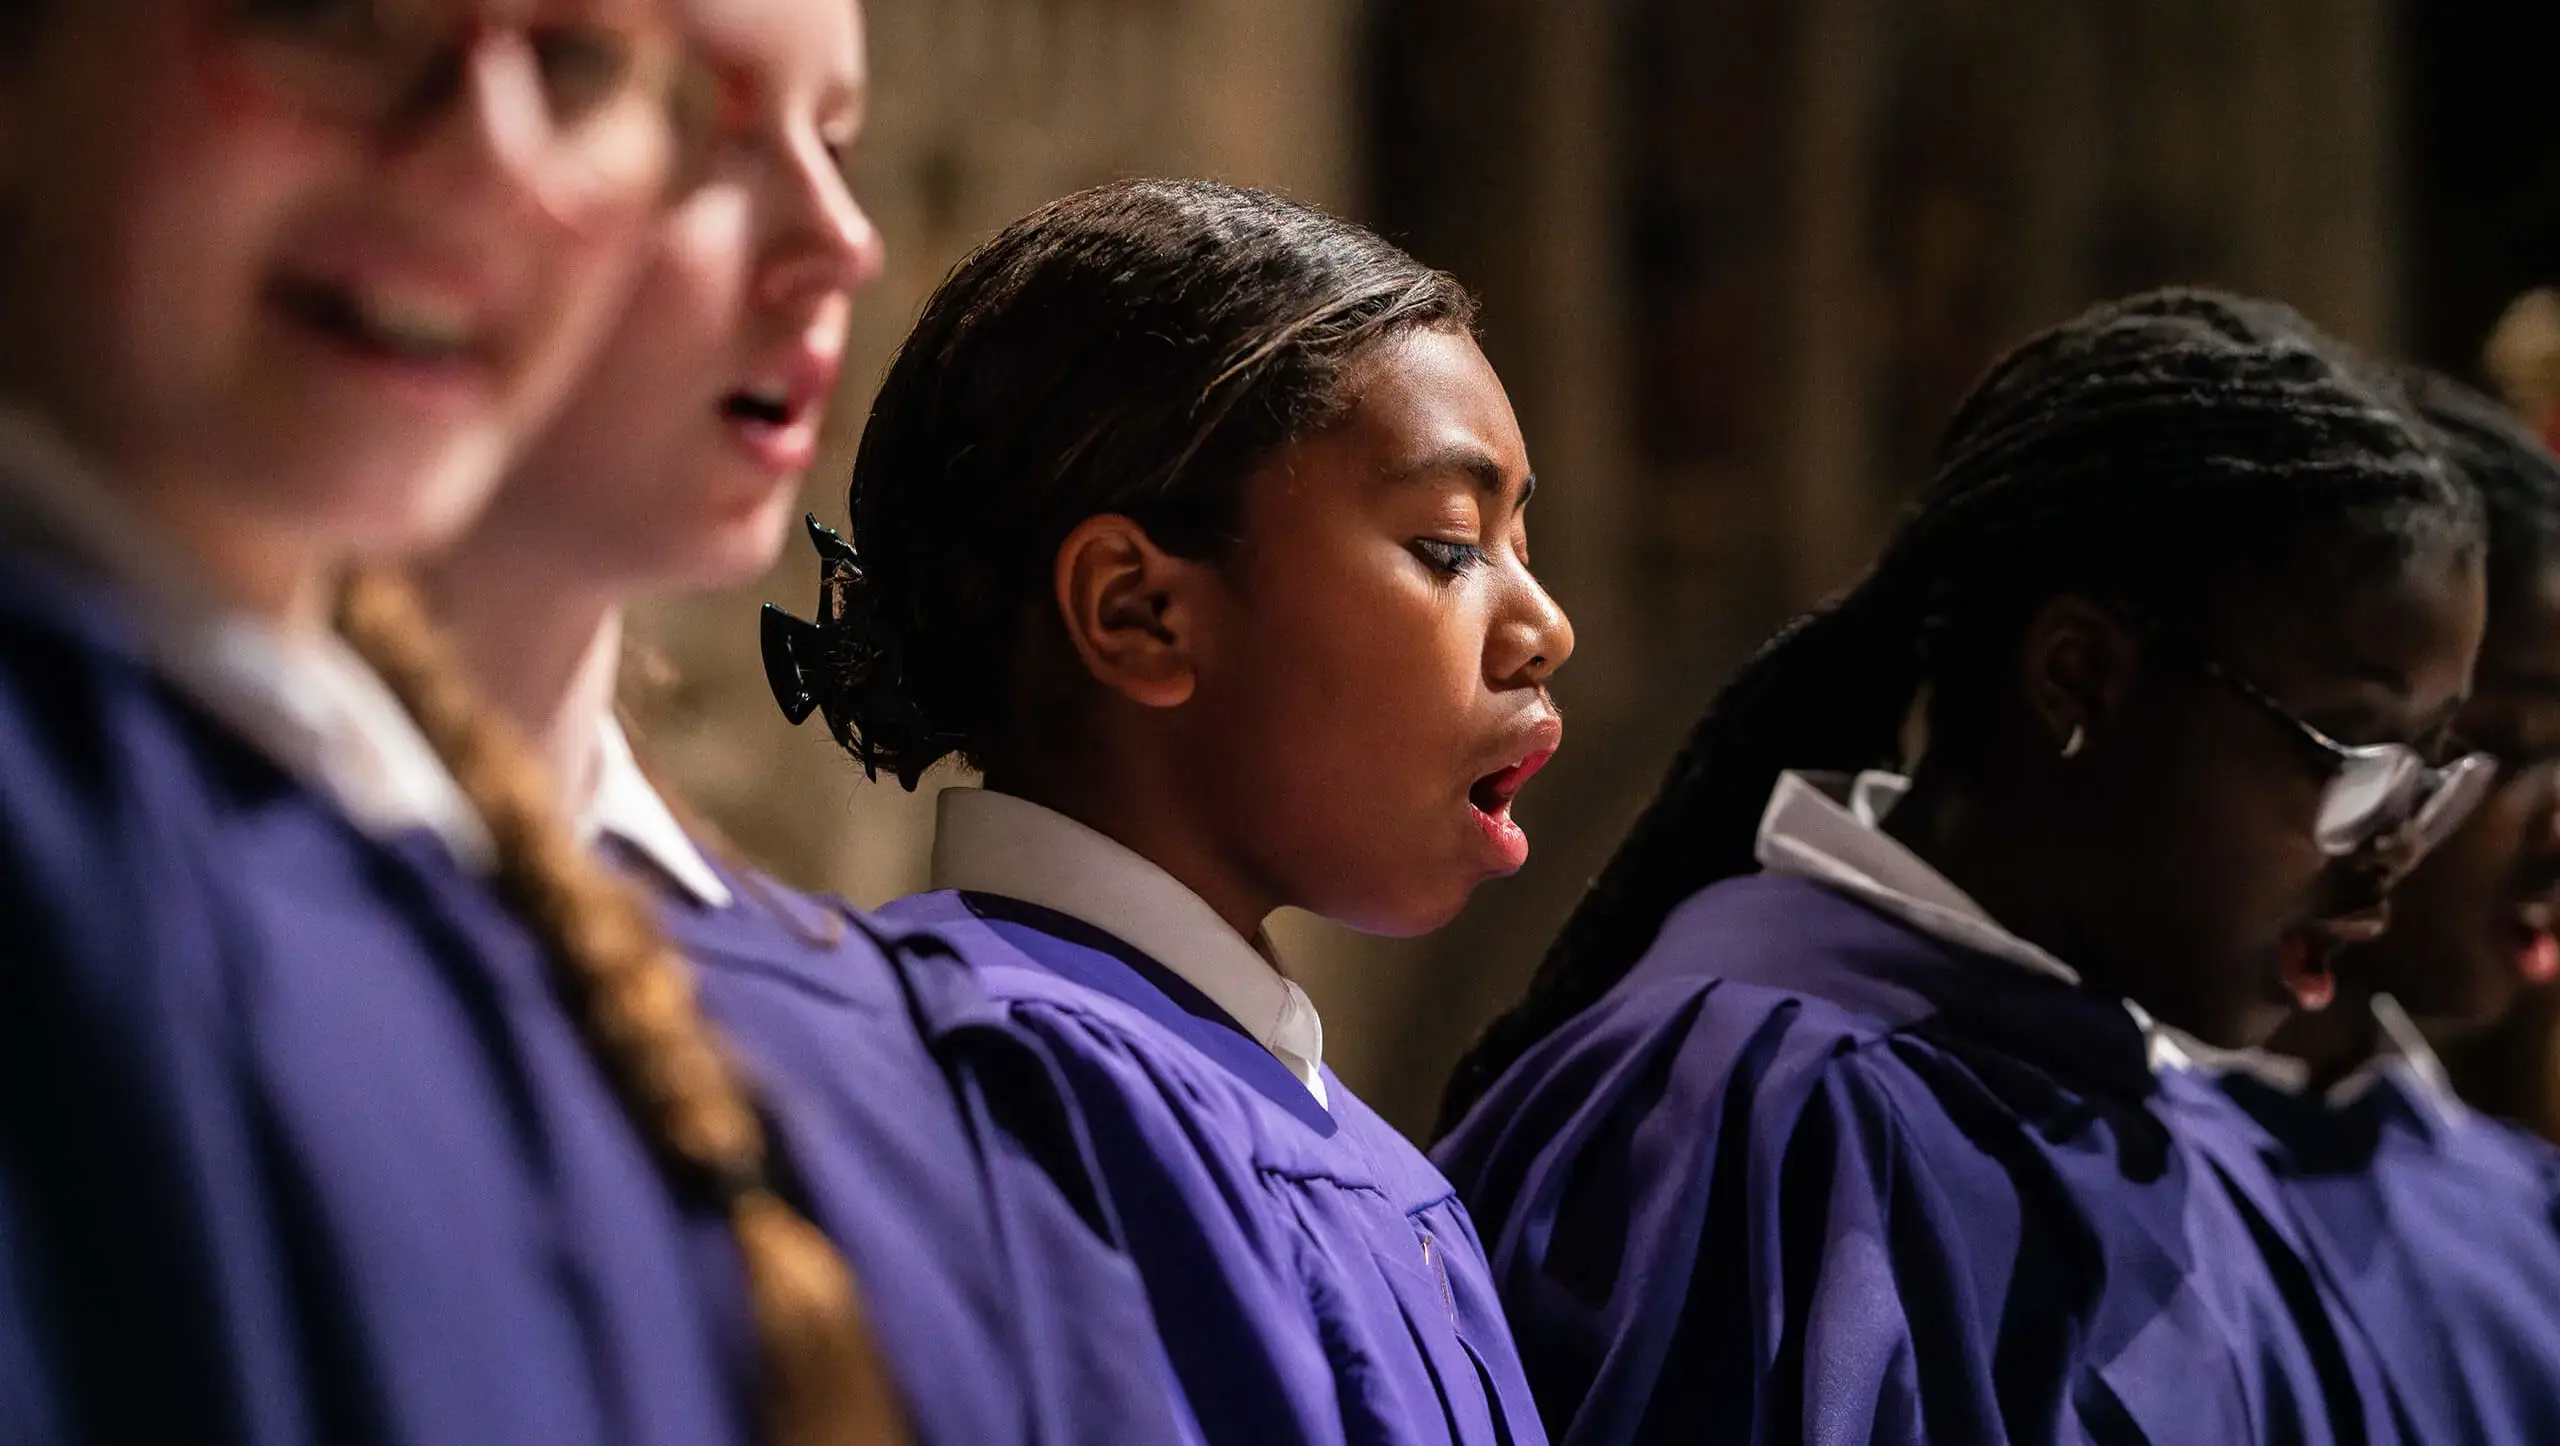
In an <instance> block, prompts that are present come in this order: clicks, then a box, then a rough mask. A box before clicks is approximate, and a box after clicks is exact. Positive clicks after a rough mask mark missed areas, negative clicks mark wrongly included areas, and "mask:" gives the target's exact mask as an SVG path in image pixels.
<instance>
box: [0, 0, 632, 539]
mask: <svg viewBox="0 0 2560 1446" xmlns="http://www.w3.org/2000/svg"><path fill="white" fill-rule="evenodd" d="M507 14H508V15H509V16H510V17H513V18H514V19H515V20H517V21H518V22H519V23H514V24H488V23H485V22H483V21H481V20H479V19H477V18H476V15H477V11H476V8H475V7H473V6H470V5H467V4H465V3H463V0H441V3H429V0H417V3H399V0H378V3H372V4H368V3H365V0H317V3H314V0H53V3H51V4H49V5H48V6H46V7H45V11H44V19H43V20H42V22H41V23H40V24H39V26H38V28H37V31H36V33H35V34H34V35H33V36H32V37H31V38H30V40H29V42H28V52H27V53H26V54H25V55H23V56H21V57H19V58H18V61H19V63H18V64H16V65H15V66H14V67H12V68H11V69H9V70H8V72H7V80H6V85H5V93H0V148H5V149H4V150H0V166H4V167H5V173H4V174H0V186H5V189H6V196H5V205H6V210H5V216H6V221H5V228H6V229H5V233H0V245H4V246H5V247H6V251H7V255H6V257H5V263H6V264H5V281H0V332H5V337H0V387H5V389H6V390H7V391H8V392H9V393H10V394H12V395H13V397H14V398H15V399H17V400H19V401H20V402H22V403H25V404H28V405H31V406H33V407H34V408H36V409H37V410H38V411H40V412H41V413H42V414H44V415H46V416H47V417H48V418H49V419H50V420H52V421H53V422H54V423H55V424H57V425H59V426H61V427H62V428H64V429H65V430H66V431H67V432H68V433H69V434H70V435H71V437H72V439H73V441H74V442H75V443H77V444H79V445H80V446H82V447H83V448H84V449H85V450H86V451H87V452H89V453H90V454H91V455H92V456H93V457H94V458H96V459H97V460H99V461H100V462H102V463H103V464H104V470H105V472H106V474H107V475H108V476H109V477H110V478H111V479H112V481H113V483H114V485H116V486H117V487H118V488H119V489H120V490H121V491H122V492H123V493H124V494H125V495H126V497H127V500H128V501H129V502H134V503H138V504H140V505H142V506H143V507H144V509H145V510H147V511H151V512H154V513H156V514H157V515H158V516H159V518H160V520H161V522H162V523H163V525H164V526H167V527H169V528H171V529H172V530H173V532H174V535H176V536H179V537H181V538H183V539H185V545H187V546H190V547H193V548H196V549H197V550H199V551H201V552H204V553H206V554H208V556H207V557H206V558H205V559H204V560H205V561H207V563H208V564H209V567H210V570H211V571H212V572H213V573H214V574H215V579H214V580H215V581H216V582H217V584H218V585H221V584H224V583H228V584H230V585H231V586H233V587H234V588H235V589H241V588H245V589H250V590H255V589H256V588H257V587H258V586H259V582H258V580H256V579H254V578H252V577H251V576H250V574H253V573H255V572H257V571H258V569H257V568H256V567H254V566H253V565H251V563H250V562H249V554H252V553H256V552H258V551H259V549H260V545H261V544H262V543H266V542H273V541H276V540H279V539H292V540H293V542H294V543H296V544H299V545H301V546H303V547H305V548H307V549H312V550H317V551H320V552H353V553H358V554H379V553H398V552H403V551H407V550H409V549H412V548H416V547H419V546H423V545H427V544H429V543H432V542H435V541H438V540H441V539H442V538H443V537H445V536H447V535H449V534H450V533H451V532H452V531H454V530H455V529H456V528H457V527H458V526H459V525H460V524H461V523H463V522H464V521H466V520H468V518H469V516H470V515H471V513H472V512H473V511H474V510H475V509H476V508H477V506H478V505H479V503H480V502H481V501H482V500H484V498H485V495H486V492H487V489H488V488H489V486H490V485H491V484H492V483H493V482H494V481H495V480H496V477H497V476H498V474H499V472H500V470H501V468H502V465H503V464H504V462H506V461H507V460H508V459H509V457H510V455H511V454H512V453H513V452H514V451H515V450H516V449H517V448H518V447H519V446H520V445H521V444H522V443H523V442H524V441H525V440H527V438H528V437H529V435H530V433H531V432H532V431H533V430H534V429H535V427H536V426H537V425H538V424H539V423H540V422H541V421H542V420H543V419H544V418H545V417H546V415H547V413H548V412H549V410H550V409H551V408H552V407H553V406H554V405H555V404H556V403H557V401H558V399H559V397H560V395H561V393H562V392H563V391H564V390H565V388H566V385H567V383H568V382H569V380H570V378H571V377H572V375H573V374H574V371H575V369H576V367H577V366H578V365H579V364H580V363H581V362H582V361H583V359H584V355H585V353H586V351H587V349H588V348H589V347H590V346H591V345H592V343H593V342H594V341H595V340H596V339H597V337H598V336H599V335H600V327H601V325H602V323H603V321H604V319H605V318H606V316H607V315H608V314H609V311H610V308H611V306H612V305H613V304H614V303H615V302H616V301H618V299H619V297H620V294H621V292H622V291H623V289H624V287H625V286H626V285H627V282H628V278H629V274H630V271H631V269H632V268H633V266H634V265H636V263H637V260H638V257H639V248H640V246H641V245H642V243H643V242H644V240H645V236H646V229H647V223H648V222H649V221H650V220H651V219H652V218H653V217H654V215H655V214H656V211H657V208H658V206H659V205H660V204H661V202H662V200H663V195H664V191H665V187H666V184H667V180H668V176H669V172H670V168H671V167H672V166H673V164H674V163H675V161H676V159H677V154H676V147H677V132H676V128H675V126H674V125H673V124H672V123H671V111H670V104H669V95H670V92H671V91H672V90H673V88H674V83H675V80H676V77H677V76H678V74H679V73H680V70H681V65H680V59H681V48H680V45H679V43H678V39H677V37H676V35H675V34H674V32H673V31H672V30H670V29H669V28H668V27H667V25H666V24H665V23H663V22H662V21H661V19H660V17H659V11H658V10H657V8H656V7H655V6H654V5H653V4H651V3H648V0H543V3H540V4H528V5H524V6H518V7H509V9H508V11H507ZM226 553H229V554H233V555H230V556H224V555H223V554H226ZM234 573H236V574H237V575H236V576H234V575H232V574H234ZM266 580H267V581H273V579H272V578H270V579H266Z"/></svg>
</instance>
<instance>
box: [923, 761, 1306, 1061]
mask: <svg viewBox="0 0 2560 1446" xmlns="http://www.w3.org/2000/svg"><path fill="white" fill-rule="evenodd" d="M938 810H939V812H938V818H937V822H936V827H935V831H934V839H933V887H935V888H937V889H961V890H966V891H968V892H971V893H981V894H997V895H1001V896H1003V897H1005V898H1008V899H1018V900H1020V901H1022V902H1023V903H1026V904H1037V905H1039V906H1040V907H1041V908H1044V909H1051V910H1055V911H1056V912H1058V913H1061V914H1065V915H1067V916H1068V917H1069V918H1073V919H1080V920H1082V921H1083V922H1085V923H1087V924H1090V925H1092V926H1093V927H1095V928H1097V929H1100V930H1102V931H1103V932H1104V933H1106V934H1110V935H1111V936H1113V937H1114V938H1117V939H1119V940H1121V941H1122V942H1124V943H1126V944H1128V945H1130V946H1131V947H1132V948H1135V949H1137V950H1138V951H1139V952H1141V953H1143V954H1145V955H1147V956H1148V957H1149V958H1152V959H1154V960H1155V961H1156V962H1158V963H1160V964H1162V965H1164V967H1166V968H1167V969H1170V970H1172V971H1173V972H1174V973H1175V974H1178V975H1180V976H1181V977H1182V978H1183V980H1184V981H1186V982H1187V983H1189V984H1190V985H1191V986H1192V987H1193V988H1195V989H1198V990H1199V991H1200V992H1201V993H1202V994H1204V995H1207V996H1208V998H1209V1001H1210V1002H1211V1003H1213V1004H1215V1005H1217V1006H1218V1007H1219V1008H1220V1009H1222V1010H1225V1011H1226V1012H1227V1014H1228V1015H1229V1016H1230V1017H1231V1018H1233V1019H1234V1020H1235V1021H1236V1022H1237V1023H1238V1024H1240V1025H1242V1026H1244V1029H1245V1032H1246V1033H1248V1034H1250V1035H1252V1036H1253V1037H1254V1038H1255V1039H1257V1040H1259V1041H1261V1043H1262V1047H1263V1048H1265V1049H1267V1050H1269V1051H1271V1053H1272V1054H1273V1055H1274V1056H1275V1057H1277V1058H1278V1059H1279V1061H1280V1062H1281V1063H1282V1064H1285V1065H1287V1066H1288V1067H1289V1072H1290V1073H1291V1074H1294V1075H1296V1076H1297V1077H1298V1080H1299V1082H1300V1083H1302V1084H1304V1085H1305V1086H1306V1087H1307V1090H1308V1092H1309V1093H1311V1094H1313V1095H1314V1096H1315V1097H1316V1103H1318V1104H1320V1105H1324V1106H1325V1107H1326V1108H1328V1109H1330V1108H1331V1107H1332V1104H1331V1101H1330V1100H1329V1099H1328V1098H1327V1097H1326V1093H1325V1083H1324V1074H1323V1068H1324V1021H1323V1020H1321V1019H1319V1018H1318V1017H1317V1016H1316V1008H1315V1004H1314V1003H1313V1002H1312V1001H1311V1000H1309V999H1308V998H1307V994H1306V991H1305V990H1303V989H1300V988H1299V987H1298V985H1297V983H1296V982H1295V981H1294V980H1291V979H1290V978H1288V977H1287V976H1286V975H1284V974H1282V973H1281V972H1280V969H1279V966H1278V965H1277V964H1276V963H1274V962H1273V961H1274V960H1275V959H1276V957H1277V956H1276V955H1275V954H1274V953H1273V951H1272V948H1271V940H1270V937H1269V936H1268V935H1267V934H1262V933H1257V934H1256V935H1255V936H1254V938H1252V939H1250V940H1248V939H1246V938H1245V937H1244V936H1243V935H1241V934H1238V933H1237V932H1236V931H1235V930H1234V929H1232V928H1229V927H1228V926H1227V923H1226V921H1225V920H1223V919H1221V918H1219V917H1218V915H1217V911H1216V910H1214V909H1212V908H1210V907H1209V905H1208V902H1207V901H1206V900H1204V899H1202V898H1201V897H1200V896H1199V895H1198V894H1195V893H1193V892H1191V890H1189V889H1187V888H1185V887H1183V885H1182V883H1181V882H1180V881H1179V880H1177V879H1175V878H1174V877H1173V875H1171V874H1168V873H1166V872H1165V871H1164V870H1163V869H1161V868H1158V867H1157V866H1156V865H1154V864H1153V863H1150V862H1148V861H1147V860H1146V859H1145V858H1143V857H1141V856H1139V855H1138V854H1137V853H1136V852H1134V851H1132V850H1130V849H1128V848H1126V847H1124V846H1122V845H1121V844H1120V843H1118V842H1116V841H1115V840H1113V839H1111V838H1108V837H1106V836H1105V835H1103V834H1100V833H1097V832H1095V831H1094V830H1092V829H1090V828H1087V827H1085V826H1084V825H1083V824H1080V823H1078V822H1076V821H1075V820H1074V819H1071V818H1069V817H1067V816H1066V815H1065V814H1062V813H1058V812H1056V811H1054V810H1051V809H1047V808H1043V807H1041V806H1040V805H1039V804H1036V803H1032V802H1030V801H1029V800H1027V799H1020V798H1015V797H1013V796H1011V795H1009V794H1003V793H996V792H993V791H992V790H989V789H983V788H947V789H944V790H943V792H942V797H941V800H940V803H939V804H938Z"/></svg>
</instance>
